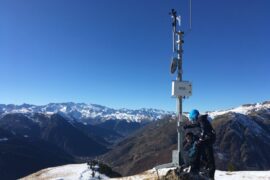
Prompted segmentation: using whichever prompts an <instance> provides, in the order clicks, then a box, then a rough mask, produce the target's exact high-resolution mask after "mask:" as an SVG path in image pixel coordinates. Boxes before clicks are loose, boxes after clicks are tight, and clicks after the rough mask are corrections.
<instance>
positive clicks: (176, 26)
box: [155, 0, 192, 169]
mask: <svg viewBox="0 0 270 180" xmlns="http://www.w3.org/2000/svg"><path fill="white" fill-rule="evenodd" d="M189 6H190V10H189V13H190V15H189V16H190V17H189V18H190V21H189V28H190V30H191V0H190V1H189ZM170 16H171V18H172V36H173V38H172V39H173V58H172V62H171V67H170V73H171V74H175V73H176V80H172V97H175V98H176V110H177V136H178V137H177V140H178V141H177V150H173V152H172V162H171V163H168V164H162V165H159V166H156V167H155V168H156V169H162V168H168V167H180V166H181V165H183V164H184V162H183V140H184V132H183V128H182V127H183V123H184V120H183V99H185V98H188V97H190V96H191V95H192V85H191V83H190V82H188V81H183V77H182V76H183V67H182V64H183V44H184V31H183V30H181V16H178V15H177V12H176V11H175V10H174V9H172V11H171V12H170Z"/></svg>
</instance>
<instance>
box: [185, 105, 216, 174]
mask: <svg viewBox="0 0 270 180" xmlns="http://www.w3.org/2000/svg"><path fill="white" fill-rule="evenodd" d="M189 120H190V121H191V122H192V123H191V124H187V125H185V126H184V129H188V128H195V127H199V128H200V136H199V140H198V143H197V148H198V153H197V156H196V163H195V167H194V168H195V169H200V165H201V160H202V159H204V160H205V168H206V169H207V175H208V177H209V178H211V179H214V176H215V170H216V166H215V159H214V152H213V144H214V142H215V139H216V134H215V131H214V129H213V127H212V125H211V124H210V122H209V121H208V118H207V115H200V113H199V111H198V110H196V109H194V110H192V111H191V112H190V113H189Z"/></svg>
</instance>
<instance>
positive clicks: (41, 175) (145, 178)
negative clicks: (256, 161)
mask: <svg viewBox="0 0 270 180" xmlns="http://www.w3.org/2000/svg"><path fill="white" fill-rule="evenodd" d="M169 170H170V169H169V168H165V169H160V170H158V171H157V170H155V169H151V170H148V171H145V172H143V173H141V174H138V175H134V176H128V177H122V178H109V177H107V176H105V175H103V174H99V173H95V177H92V171H91V170H90V169H89V168H88V166H87V164H70V165H65V166H58V167H54V168H47V169H44V170H41V171H39V172H36V173H34V174H32V175H29V176H27V177H25V178H22V179H21V180H99V179H102V180H107V179H112V180H157V179H158V177H162V176H165V175H166V174H167V172H168V171H169ZM98 177H100V178H98ZM215 179H216V180H228V179H230V180H270V171H235V172H226V171H219V170H217V171H216V174H215Z"/></svg>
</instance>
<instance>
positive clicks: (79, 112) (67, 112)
mask: <svg viewBox="0 0 270 180" xmlns="http://www.w3.org/2000/svg"><path fill="white" fill-rule="evenodd" d="M269 109H270V101H265V102H262V103H255V104H245V105H242V106H239V107H236V108H232V109H228V110H219V111H209V112H206V113H207V114H208V115H209V117H211V118H212V119H214V118H215V117H216V116H219V115H223V114H226V113H229V112H233V113H239V114H244V115H248V114H250V113H253V112H258V111H262V110H266V111H270V110H269ZM10 113H23V114H34V113H42V114H45V115H52V114H55V113H59V114H61V115H63V116H64V117H66V118H68V119H70V120H77V121H81V122H85V123H90V124H91V123H97V122H104V121H106V120H126V121H128V122H144V121H154V120H159V119H162V118H163V117H164V116H166V115H174V114H175V113H174V112H171V111H165V110H159V109H152V108H148V109H147V108H141V109H137V110H132V109H126V108H122V109H113V108H109V107H106V106H101V105H97V104H85V103H73V102H68V103H50V104H47V105H41V106H37V105H31V104H22V105H14V104H8V105H5V104H0V116H3V115H5V114H10ZM184 115H187V113H184Z"/></svg>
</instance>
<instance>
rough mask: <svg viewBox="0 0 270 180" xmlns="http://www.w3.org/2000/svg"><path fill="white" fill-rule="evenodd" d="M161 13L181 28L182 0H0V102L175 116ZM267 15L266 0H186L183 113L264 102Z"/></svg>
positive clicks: (269, 50) (167, 30)
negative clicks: (189, 87)
mask: <svg viewBox="0 0 270 180" xmlns="http://www.w3.org/2000/svg"><path fill="white" fill-rule="evenodd" d="M171 8H175V9H176V10H177V11H178V12H181V14H182V16H183V28H185V27H186V26H187V20H188V12H187V10H188V1H187V0H114V1H112V0H81V1H75V0H46V1H45V0H40V1H36V0H24V1H22V0H0V82H1V86H0V103H4V104H8V103H15V104H21V103H31V104H47V103H50V102H69V101H73V102H85V103H96V104H101V105H106V106H109V107H113V108H141V107H146V108H149V107H151V108H159V109H165V110H175V99H174V98H171V94H170V93H171V80H173V79H175V76H174V75H171V74H170V73H169V65H170V59H171V57H172V38H171V19H170V17H169V15H168V13H169V11H170V10H171ZM269 8H270V2H269V1H268V0H257V1H254V0H237V1H235V0H219V1H214V0H193V29H192V31H191V32H190V33H186V36H185V44H184V62H183V67H184V74H183V79H184V80H188V81H191V82H192V83H193V95H192V96H191V97H190V98H189V99H187V100H185V101H184V105H183V107H184V111H189V110H190V109H192V108H198V109H199V110H202V111H206V110H217V109H226V108H231V107H234V106H238V105H241V104H243V103H253V102H261V101H265V100H269V99H270V94H269V92H270V83H269V82H270V81H269V80H270V78H269V77H270V76H269V67H270V62H269V57H270V46H269V42H270V35H269V32H270V23H269V19H270V12H269ZM185 29H186V28H185Z"/></svg>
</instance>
